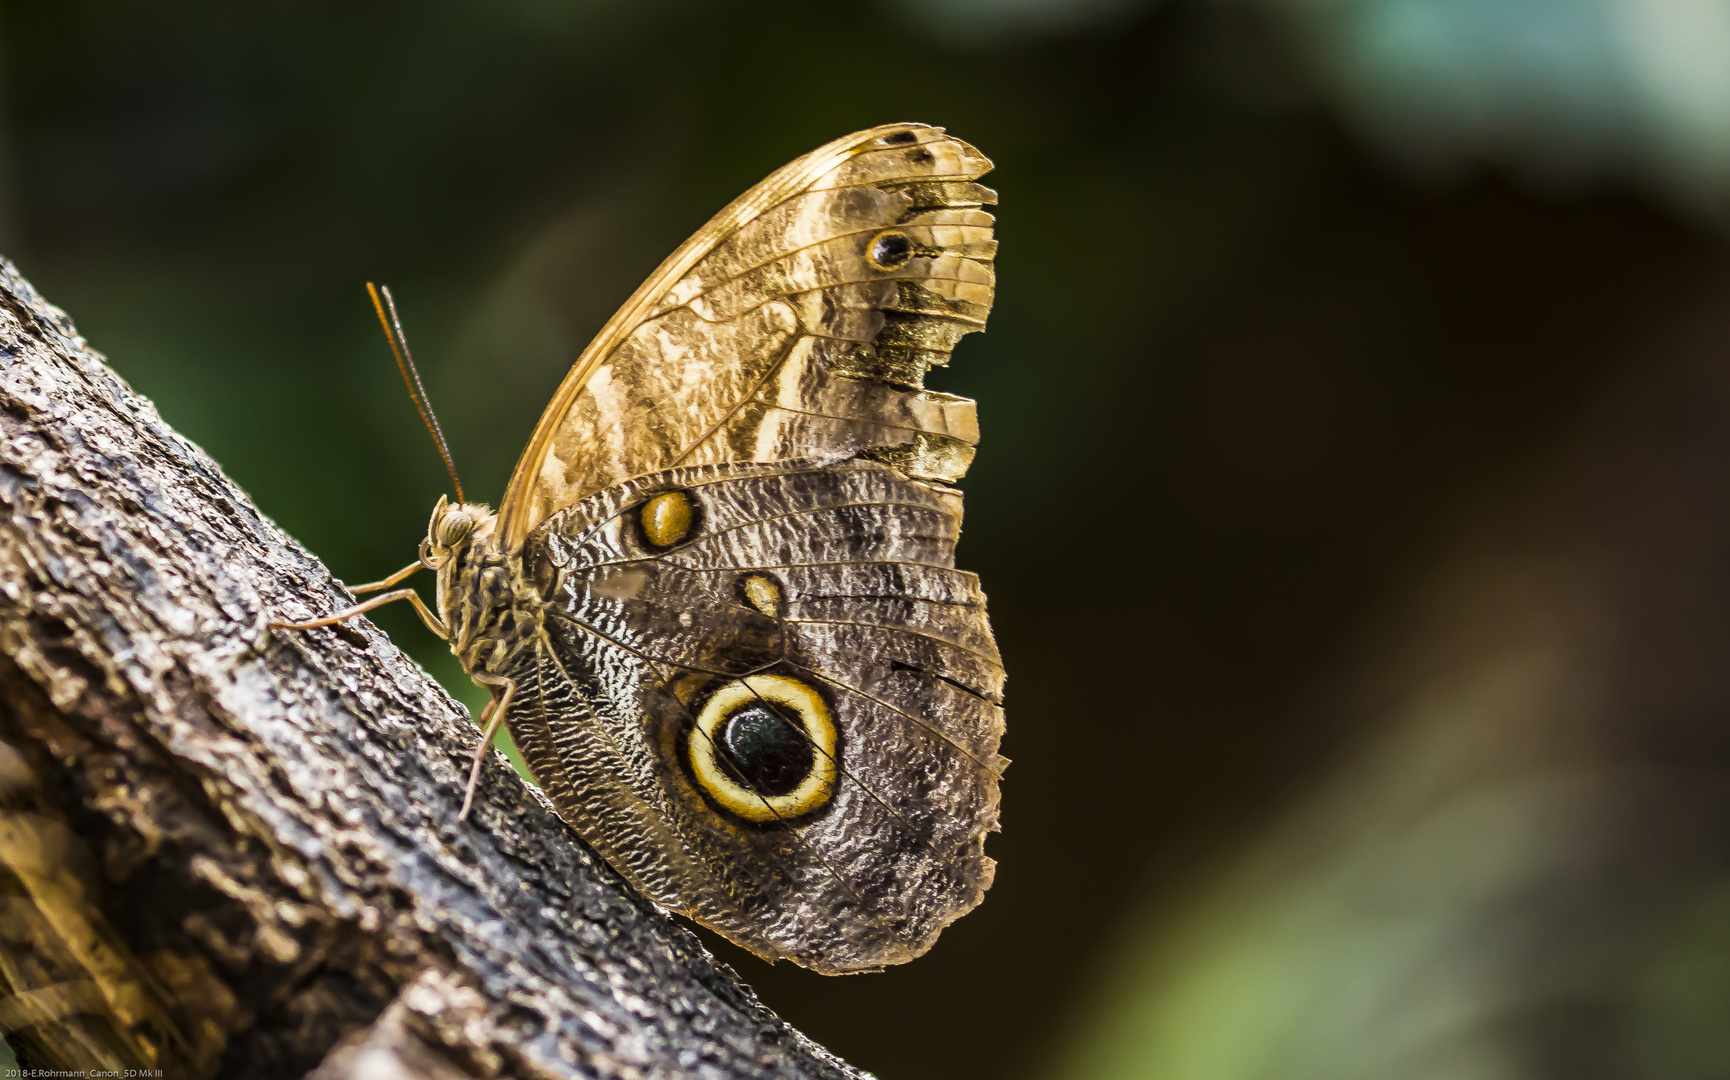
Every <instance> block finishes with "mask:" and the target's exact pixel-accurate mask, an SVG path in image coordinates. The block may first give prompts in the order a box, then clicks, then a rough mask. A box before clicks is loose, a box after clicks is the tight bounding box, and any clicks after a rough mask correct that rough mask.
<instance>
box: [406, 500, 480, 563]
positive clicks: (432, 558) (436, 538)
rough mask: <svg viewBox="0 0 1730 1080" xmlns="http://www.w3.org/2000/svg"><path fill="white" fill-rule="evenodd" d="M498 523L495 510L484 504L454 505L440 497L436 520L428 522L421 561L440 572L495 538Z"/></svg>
mask: <svg viewBox="0 0 1730 1080" xmlns="http://www.w3.org/2000/svg"><path fill="white" fill-rule="evenodd" d="M497 520H498V518H497V516H496V515H495V514H494V513H493V512H492V510H491V509H490V508H489V507H487V506H484V505H482V504H480V503H462V502H459V503H452V502H450V501H449V500H448V499H446V498H444V497H443V496H440V497H439V501H438V505H437V506H434V507H433V512H432V520H431V521H429V522H427V532H426V540H424V541H422V543H421V562H422V563H423V564H424V565H425V566H426V567H427V568H428V569H431V570H437V569H439V568H440V567H443V566H445V565H446V564H447V563H449V562H451V560H453V559H460V558H461V557H462V556H463V554H464V553H466V552H467V551H468V550H469V549H470V548H472V547H475V546H477V545H478V544H484V543H485V541H486V540H487V539H488V538H490V537H491V535H492V531H493V525H494V523H495V522H496V521H497Z"/></svg>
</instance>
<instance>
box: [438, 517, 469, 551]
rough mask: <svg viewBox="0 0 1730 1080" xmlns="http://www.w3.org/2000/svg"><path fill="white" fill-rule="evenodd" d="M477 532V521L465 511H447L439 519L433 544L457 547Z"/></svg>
mask: <svg viewBox="0 0 1730 1080" xmlns="http://www.w3.org/2000/svg"><path fill="white" fill-rule="evenodd" d="M474 531H475V519H474V518H473V517H472V516H471V515H470V514H469V513H468V512H467V511H464V510H447V511H445V513H444V515H443V516H441V517H440V518H439V522H438V527H437V528H436V529H435V530H434V533H433V542H434V543H435V544H437V545H438V546H439V547H446V548H449V547H456V546H457V545H458V544H460V543H462V542H463V541H464V540H467V539H468V537H469V534H470V533H472V532H474Z"/></svg>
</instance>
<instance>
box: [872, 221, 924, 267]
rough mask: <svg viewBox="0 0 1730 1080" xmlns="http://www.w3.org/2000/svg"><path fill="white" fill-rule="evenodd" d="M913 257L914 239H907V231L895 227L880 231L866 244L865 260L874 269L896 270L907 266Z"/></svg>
mask: <svg viewBox="0 0 1730 1080" xmlns="http://www.w3.org/2000/svg"><path fill="white" fill-rule="evenodd" d="M912 257H913V241H911V240H909V239H907V234H906V233H904V232H899V231H897V230H895V229H886V230H884V231H883V232H880V233H878V234H877V235H876V236H874V237H872V238H871V242H870V243H869V244H867V245H865V261H866V262H868V263H870V264H871V269H873V270H883V271H889V270H894V269H897V268H898V267H901V266H905V265H906V264H907V260H908V259H911V258H912Z"/></svg>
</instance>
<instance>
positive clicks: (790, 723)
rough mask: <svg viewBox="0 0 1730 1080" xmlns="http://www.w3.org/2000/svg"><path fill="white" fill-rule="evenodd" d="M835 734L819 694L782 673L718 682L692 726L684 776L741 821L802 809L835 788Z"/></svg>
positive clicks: (765, 820) (827, 797)
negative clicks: (694, 781) (686, 768)
mask: <svg viewBox="0 0 1730 1080" xmlns="http://www.w3.org/2000/svg"><path fill="white" fill-rule="evenodd" d="M838 742H839V737H838V735H837V734H836V729H835V718H834V716H833V715H832V714H831V713H830V711H829V705H828V703H827V702H825V701H824V700H823V697H822V695H820V694H818V693H817V691H815V690H813V689H812V688H811V687H809V686H807V685H806V684H804V683H802V682H800V681H799V680H797V679H790V678H787V677H786V676H784V675H749V676H746V677H745V678H743V679H739V680H737V681H736V682H730V683H726V684H724V685H722V687H721V688H720V689H719V690H716V691H715V692H714V693H713V694H711V695H710V697H709V700H708V701H707V702H705V703H704V705H703V708H702V711H701V712H699V713H698V714H697V721H696V725H695V727H694V728H693V730H692V731H691V735H690V746H689V755H688V756H689V762H690V767H691V774H692V776H693V777H694V778H695V779H696V781H697V783H698V784H699V785H700V786H701V787H702V789H703V791H704V792H705V793H707V794H708V796H709V797H710V798H711V799H713V800H714V801H715V802H716V803H717V804H718V805H719V806H720V807H721V808H722V809H723V810H726V811H728V812H730V813H733V814H737V815H738V816H739V817H742V818H744V819H745V820H747V821H755V822H763V823H768V822H775V821H786V820H788V819H789V818H796V817H800V816H802V815H805V814H809V813H810V812H812V811H813V810H816V809H817V808H819V807H821V806H823V805H824V804H825V803H827V802H828V801H829V800H830V798H832V797H833V796H834V794H835V785H836V777H837V775H838V773H839V768H838V766H837V765H836V760H837V750H838Z"/></svg>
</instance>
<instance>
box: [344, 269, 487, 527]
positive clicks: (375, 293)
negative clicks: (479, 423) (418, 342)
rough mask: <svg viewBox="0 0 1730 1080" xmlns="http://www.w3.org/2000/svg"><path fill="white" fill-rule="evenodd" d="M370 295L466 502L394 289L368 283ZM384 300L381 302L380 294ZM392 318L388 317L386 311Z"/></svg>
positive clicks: (399, 365)
mask: <svg viewBox="0 0 1730 1080" xmlns="http://www.w3.org/2000/svg"><path fill="white" fill-rule="evenodd" d="M366 291H367V294H368V295H369V296H371V297H372V309H373V310H374V311H376V312H378V324H379V325H380V326H382V327H384V336H385V340H387V341H389V342H390V352H391V355H392V356H394V357H396V369H397V370H398V371H400V372H402V381H403V382H405V383H407V384H408V396H409V397H411V398H413V399H414V407H415V409H416V411H418V412H419V413H420V419H421V423H423V424H425V425H426V429H427V431H429V432H431V433H432V437H433V442H434V443H435V444H437V445H438V448H439V457H441V458H444V462H445V471H447V472H449V473H450V474H451V486H453V487H455V488H456V489H457V502H459V503H461V502H466V501H467V500H466V499H464V498H463V482H462V481H461V480H458V479H457V467H456V463H455V462H453V461H452V460H451V448H450V447H449V446H448V445H447V444H446V443H445V433H444V432H442V431H440V430H439V420H438V417H436V416H434V415H433V411H432V402H431V401H429V400H427V396H426V387H424V386H422V385H421V382H420V369H419V368H416V367H415V366H414V357H413V356H412V355H411V354H410V353H409V351H408V338H406V337H404V336H403V333H402V320H400V319H398V318H397V317H396V301H395V300H392V299H391V296H390V286H388V285H374V284H373V283H372V282H370V281H369V282H367V283H366ZM380 293H383V294H384V299H382V300H380V299H379V294H380ZM387 309H388V310H389V312H390V314H389V315H388V316H387V315H386V314H385V312H386V310H387Z"/></svg>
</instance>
